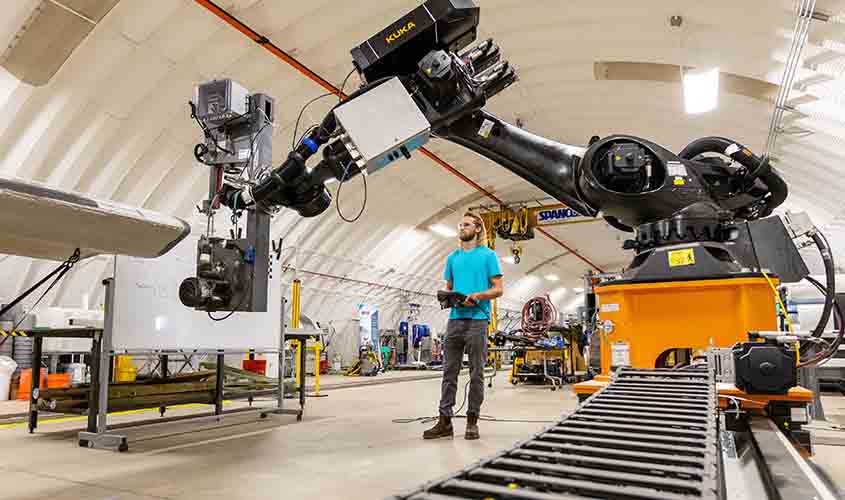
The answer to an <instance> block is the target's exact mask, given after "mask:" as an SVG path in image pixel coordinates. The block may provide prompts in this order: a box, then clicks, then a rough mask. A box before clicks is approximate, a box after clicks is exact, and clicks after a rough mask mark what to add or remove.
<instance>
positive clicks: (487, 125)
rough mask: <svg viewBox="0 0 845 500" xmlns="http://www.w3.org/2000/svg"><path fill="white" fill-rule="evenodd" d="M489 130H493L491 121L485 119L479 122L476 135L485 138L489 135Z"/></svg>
mask: <svg viewBox="0 0 845 500" xmlns="http://www.w3.org/2000/svg"><path fill="white" fill-rule="evenodd" d="M491 130H493V122H492V121H490V120H487V119H485V120H484V122H482V123H481V127H479V128H478V135H480V136H481V137H483V138H485V139H487V138H489V137H490V131H491Z"/></svg>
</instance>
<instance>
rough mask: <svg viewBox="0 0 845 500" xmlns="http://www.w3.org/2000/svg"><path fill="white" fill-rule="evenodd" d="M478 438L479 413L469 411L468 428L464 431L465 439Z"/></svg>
mask: <svg viewBox="0 0 845 500" xmlns="http://www.w3.org/2000/svg"><path fill="white" fill-rule="evenodd" d="M478 438H479V436H478V415H473V414H472V413H467V429H466V431H464V439H478Z"/></svg>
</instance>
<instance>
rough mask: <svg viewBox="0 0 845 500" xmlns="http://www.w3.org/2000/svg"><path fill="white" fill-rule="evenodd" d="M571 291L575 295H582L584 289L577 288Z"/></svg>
mask: <svg viewBox="0 0 845 500" xmlns="http://www.w3.org/2000/svg"><path fill="white" fill-rule="evenodd" d="M572 290H573V291H574V292H575V293H584V289H583V288H581V287H578V288H573V289H572Z"/></svg>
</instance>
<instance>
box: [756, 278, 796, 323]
mask: <svg viewBox="0 0 845 500" xmlns="http://www.w3.org/2000/svg"><path fill="white" fill-rule="evenodd" d="M760 272H761V273H763V277H764V278H766V281H767V282H768V283H769V287H771V289H772V293H774V294H775V300H777V303H778V304H779V305H780V310H781V311H783V317H784V318H785V319H786V325H787V326H788V327H789V331H790V332H791V333H795V329H794V328H793V327H792V321H790V319H789V313H788V312H787V311H786V306H785V305H783V301H782V300H781V299H780V294H779V293H778V289H777V288H775V284H774V283H773V282H772V280H771V278H769V275H768V274H766V271H763V270H762V269H761V270H760Z"/></svg>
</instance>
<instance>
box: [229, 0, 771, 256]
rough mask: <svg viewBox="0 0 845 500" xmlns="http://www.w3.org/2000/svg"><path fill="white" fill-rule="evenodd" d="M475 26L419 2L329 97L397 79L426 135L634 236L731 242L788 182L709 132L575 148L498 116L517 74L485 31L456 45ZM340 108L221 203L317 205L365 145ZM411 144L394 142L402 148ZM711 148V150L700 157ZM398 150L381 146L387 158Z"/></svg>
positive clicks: (443, 6)
mask: <svg viewBox="0 0 845 500" xmlns="http://www.w3.org/2000/svg"><path fill="white" fill-rule="evenodd" d="M477 23H478V8H477V7H475V6H474V5H473V4H472V2H471V1H468V0H429V1H427V2H426V3H425V4H423V5H421V6H420V7H418V8H417V9H415V10H414V11H412V12H411V13H409V14H408V15H407V16H405V17H403V18H402V19H400V20H398V21H397V22H395V23H393V24H392V25H390V26H388V27H387V28H385V30H383V31H382V32H380V33H378V34H376V35H375V36H373V37H372V38H371V39H370V40H368V41H367V42H365V43H363V44H361V45H360V46H359V47H356V48H355V49H353V51H352V55H353V59H354V63H355V66H356V68H357V69H358V72H359V74H360V76H361V78H362V80H364V81H365V82H367V83H365V85H364V86H363V87H362V88H361V89H359V90H358V91H357V92H355V93H354V94H352V95H351V96H349V98H348V99H347V100H346V101H344V102H343V103H342V104H340V105H339V106H342V105H344V104H346V103H349V102H350V101H353V100H355V99H359V98H364V97H366V96H368V95H375V94H374V92H375V91H376V89H378V88H379V87H380V86H381V85H384V84H386V82H388V81H390V80H396V79H398V81H400V82H401V84H402V86H403V87H404V92H406V93H407V96H406V97H408V96H410V98H411V99H413V103H414V104H415V105H416V107H417V108H418V109H419V112H421V113H422V115H423V116H424V117H425V120H426V121H427V125H428V126H429V127H430V128H429V130H428V132H430V134H431V135H432V136H434V137H438V138H443V139H446V140H449V141H451V142H454V143H456V144H459V145H461V146H463V147H466V148H468V149H471V150H473V151H475V152H476V153H478V154H480V155H482V156H485V157H487V158H489V159H491V160H492V161H494V162H496V163H498V164H499V165H502V166H504V167H505V168H507V169H509V170H510V171H512V172H513V173H515V174H516V175H518V176H520V177H522V178H523V179H525V180H527V181H528V182H530V183H531V184H533V185H535V186H537V187H538V188H540V189H541V190H543V191H544V192H546V193H548V194H549V195H551V196H553V197H554V198H556V199H558V200H559V201H561V202H562V203H565V204H566V205H568V206H569V207H571V208H572V209H574V210H576V211H577V212H579V213H581V214H584V215H589V216H597V215H602V216H604V217H605V219H607V221H608V222H609V223H610V224H611V225H613V226H614V227H616V228H618V229H621V230H626V231H631V230H633V229H637V230H638V231H637V232H638V241H639V243H638V245H639V244H641V245H643V246H654V245H660V244H664V243H673V242H681V241H701V240H715V241H722V240H725V239H729V237H730V235H729V234H728V233H729V232H730V222H731V221H734V220H737V219H743V220H753V219H756V218H759V217H763V216H766V215H768V214H770V213H771V212H772V210H773V209H774V208H775V207H777V206H778V205H780V204H781V203H782V202H783V201H784V200H785V198H786V193H787V188H786V184H785V183H784V182H783V180H782V179H781V177H780V176H779V175H778V174H777V172H776V171H775V170H774V169H773V168H771V167H770V166H769V165H768V163H767V162H764V161H762V160H761V159H760V158H758V157H756V156H755V155H753V154H752V153H751V152H750V151H749V150H748V149H747V148H746V147H744V146H743V145H741V144H739V143H737V142H735V141H732V140H728V139H724V138H719V137H708V138H705V139H700V140H698V141H695V142H693V143H691V144H690V145H689V146H687V147H686V148H685V149H684V150H683V151H681V152H680V153H679V154H674V153H672V152H671V151H669V150H667V149H665V148H663V147H661V146H659V145H657V144H655V143H653V142H651V141H648V140H645V139H641V138H638V137H634V136H627V135H615V136H610V137H606V138H604V139H600V140H597V141H594V142H592V143H591V144H590V145H589V147H586V148H585V147H578V146H570V145H566V144H561V143H558V142H556V141H553V140H550V139H547V138H544V137H540V136H538V135H535V134H532V133H530V132H527V131H525V130H523V129H521V128H519V127H516V126H513V125H510V124H508V123H506V122H504V121H502V120H499V119H498V118H496V117H495V116H493V115H491V114H490V113H488V112H486V111H485V110H484V109H483V107H484V105H485V104H486V102H487V99H489V98H491V97H493V96H495V95H496V94H498V93H499V92H501V91H502V90H503V89H505V88H507V87H508V86H509V85H511V84H512V83H513V82H514V81H516V74H515V71H514V69H513V68H512V67H511V66H510V65H509V64H508V63H507V62H506V61H502V60H501V51H500V49H499V47H498V46H497V45H496V44H495V42H493V41H492V40H487V41H484V42H482V43H480V44H478V45H476V46H475V47H472V48H470V49H468V50H465V51H463V52H462V53H460V55H459V54H458V51H460V50H461V49H464V48H465V47H466V46H467V45H468V44H469V43H470V42H472V41H473V40H474V38H475V33H476V26H477ZM371 93H373V94H371ZM338 113H339V108H338V107H337V106H336V109H335V110H333V111H332V112H330V113H329V114H328V116H327V117H326V118H325V120H324V121H323V123H322V124H321V126H320V127H318V128H317V130H315V131H314V132H312V133H311V135H309V136H308V137H307V138H306V139H305V140H303V142H302V143H301V144H300V145H299V146H298V147H297V148H296V150H295V151H293V152H291V154H290V155H289V156H288V159H287V160H286V161H285V162H284V164H283V165H282V166H280V167H279V168H277V169H275V170H274V171H273V172H272V174H271V175H270V176H269V177H267V178H266V179H264V180H263V181H262V182H261V183H260V184H259V185H257V186H255V187H254V188H252V189H251V190H248V191H247V190H244V191H240V190H237V189H234V188H226V189H225V191H224V193H222V196H221V198H222V200H223V202H224V203H225V204H227V205H229V206H232V204H235V205H238V204H247V205H249V204H251V203H259V204H264V205H272V206H285V207H289V208H293V209H295V210H297V211H298V212H299V213H300V214H301V215H303V216H313V215H317V214H319V213H322V212H323V211H324V210H325V209H326V208H327V207H328V206H329V204H330V203H331V196H330V194H329V192H328V190H327V189H326V188H325V186H324V182H325V181H326V180H329V179H331V178H335V179H338V180H346V179H349V178H350V177H352V176H353V175H356V174H358V173H360V172H363V171H364V170H365V168H364V167H365V165H364V162H363V161H362V160H361V158H360V157H361V155H364V154H365V153H364V152H363V151H360V150H362V149H363V148H360V147H358V145H357V144H353V142H354V141H352V140H350V139H349V137H350V136H352V135H354V133H355V132H356V131H355V130H349V129H351V128H353V127H350V126H349V125H348V123H349V122H346V123H343V124H339V121H340V120H338V117H337V116H336V115H337V114H338ZM341 125H343V126H341ZM427 135H428V134H427ZM426 140H427V137H426ZM409 144H410V143H405V144H404V145H403V146H402V147H401V148H400V149H401V150H402V154H403V155H405V156H406V157H407V156H409V154H408V150H409V149H410V148H411V146H409ZM324 145H325V146H326V147H325V148H324V150H323V159H322V160H321V161H320V162H319V163H318V164H317V165H316V166H314V168H307V167H306V166H305V162H306V160H308V158H309V157H310V156H312V155H313V154H315V153H316V152H317V151H318V150H319V148H320V147H323V146H324ZM416 145H417V146H418V145H419V144H418V143H417V144H416ZM356 148H357V149H356ZM712 154H718V155H720V156H721V157H713V156H703V155H712ZM399 157H400V155H399V153H398V152H394V153H393V154H389V155H388V158H389V161H393V160H395V159H398V158H399ZM736 164H738V166H737V165H736ZM382 166H383V165H382ZM369 169H370V167H368V168H367V170H369ZM371 171H372V170H371Z"/></svg>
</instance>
